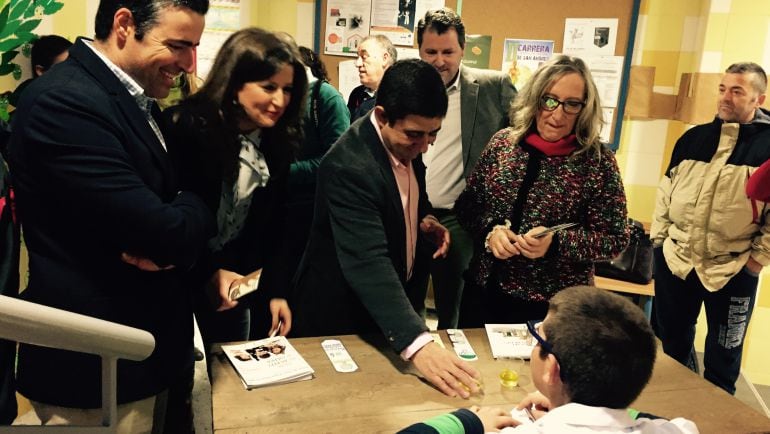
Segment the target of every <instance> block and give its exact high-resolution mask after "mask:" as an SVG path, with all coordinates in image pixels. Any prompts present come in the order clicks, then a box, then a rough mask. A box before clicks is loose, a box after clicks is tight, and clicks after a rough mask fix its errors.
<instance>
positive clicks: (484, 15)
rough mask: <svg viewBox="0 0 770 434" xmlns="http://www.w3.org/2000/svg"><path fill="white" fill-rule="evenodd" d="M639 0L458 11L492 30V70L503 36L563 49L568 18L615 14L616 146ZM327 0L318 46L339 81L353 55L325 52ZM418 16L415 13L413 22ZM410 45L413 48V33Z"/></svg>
mask: <svg viewBox="0 0 770 434" xmlns="http://www.w3.org/2000/svg"><path fill="white" fill-rule="evenodd" d="M640 2H641V0H580V1H575V0H547V1H544V0H464V1H463V0H460V1H459V3H460V6H461V7H460V15H461V16H462V18H463V22H464V23H465V31H466V34H469V35H470V34H484V35H492V49H491V53H490V59H489V60H490V62H489V67H490V69H495V70H499V69H500V67H501V65H502V60H503V59H502V58H503V41H504V40H505V39H506V38H517V39H545V40H552V41H554V52H555V53H561V51H562V45H563V40H564V23H565V19H567V18H617V19H618V31H617V38H616V42H615V55H616V56H624V59H623V61H624V66H623V77H622V81H621V85H620V95H619V98H618V107H617V108H616V110H615V116H614V117H615V118H614V119H613V122H612V125H613V131H612V132H611V134H610V137H611V143H610V144H611V146H612V147H613V148H614V149H616V148H617V145H618V141H619V136H620V134H619V132H620V125H621V121H622V119H623V111H624V104H625V100H626V93H627V87H628V86H627V83H628V74H629V70H630V65H631V55H632V50H633V41H634V37H635V31H636V22H637V19H638V16H639V5H640ZM446 6H447V7H450V8H452V9H455V10H457V9H458V8H457V6H458V1H457V0H446ZM325 13H326V0H319V1H318V2H317V4H316V29H317V33H316V47H315V48H316V50H317V51H318V52H319V53H320V54H321V59H322V60H323V61H324V63H325V64H326V68H327V70H328V71H329V79H330V81H331V83H332V84H333V85H335V86H337V84H338V72H337V71H338V65H339V63H340V62H341V61H344V60H350V59H351V57H344V56H334V55H326V54H323V44H322V43H321V42H322V38H323V37H324V30H325V28H326V20H325ZM419 18H420V17H415V21H416V20H418V19H419ZM414 46H415V47H417V37H416V35H415V42H414Z"/></svg>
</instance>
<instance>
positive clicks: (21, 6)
mask: <svg viewBox="0 0 770 434" xmlns="http://www.w3.org/2000/svg"><path fill="white" fill-rule="evenodd" d="M10 3H14V2H9V4H10ZM29 3H34V2H31V1H30V0H26V1H24V0H18V1H16V4H15V5H14V6H13V9H11V13H10V15H9V16H8V19H10V20H15V19H18V18H21V16H22V15H24V11H26V10H27V6H29Z"/></svg>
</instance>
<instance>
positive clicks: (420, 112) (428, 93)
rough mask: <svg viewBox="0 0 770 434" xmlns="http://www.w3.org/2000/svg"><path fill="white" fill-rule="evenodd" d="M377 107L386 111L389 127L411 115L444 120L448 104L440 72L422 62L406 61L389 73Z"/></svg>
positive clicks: (388, 71) (381, 85) (378, 89)
mask: <svg viewBox="0 0 770 434" xmlns="http://www.w3.org/2000/svg"><path fill="white" fill-rule="evenodd" d="M376 104H377V105H378V106H382V108H384V109H385V116H386V117H387V119H388V124H391V125H392V124H393V123H395V122H396V121H398V120H400V119H404V118H405V117H407V116H408V115H417V116H422V117H426V118H439V117H440V118H443V117H444V116H446V111H447V104H448V100H447V95H446V88H445V87H444V82H443V81H442V80H441V75H440V74H439V73H438V71H437V70H436V68H434V67H433V66H432V65H430V64H428V63H425V62H423V61H422V60H419V59H406V60H399V61H397V62H396V63H394V64H393V66H391V67H390V68H388V69H386V70H385V74H384V75H383V76H382V82H380V87H379V88H377V103H376Z"/></svg>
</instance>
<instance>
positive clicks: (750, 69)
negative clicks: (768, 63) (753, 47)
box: [725, 62, 767, 95]
mask: <svg viewBox="0 0 770 434" xmlns="http://www.w3.org/2000/svg"><path fill="white" fill-rule="evenodd" d="M725 72H726V73H727V74H754V76H753V77H752V80H751V82H752V85H753V86H754V90H755V91H757V93H759V94H760V95H762V94H764V93H765V92H767V74H765V70H764V69H762V67H761V66H759V65H757V64H756V63H754V62H739V63H733V64H732V65H730V66H728V67H727V69H725Z"/></svg>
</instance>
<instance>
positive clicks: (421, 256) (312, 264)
mask: <svg viewBox="0 0 770 434" xmlns="http://www.w3.org/2000/svg"><path fill="white" fill-rule="evenodd" d="M446 106H447V98H446V92H445V91H444V86H443V84H442V83H441V78H440V77H439V75H438V73H437V72H436V70H435V69H434V68H433V67H431V66H430V65H428V64H427V63H425V62H422V61H420V60H416V59H410V60H404V61H400V62H396V63H395V64H394V65H393V66H391V67H390V68H389V69H388V70H387V71H385V75H384V77H383V79H382V82H381V83H380V87H379V90H378V91H377V104H376V106H375V108H374V110H373V111H372V112H371V115H369V116H366V117H363V118H361V119H359V120H358V121H356V122H355V123H354V124H353V125H352V126H351V127H350V129H348V131H347V132H345V134H343V135H342V136H341V137H340V138H339V140H338V141H337V143H335V145H334V146H333V147H332V149H331V150H330V151H329V153H328V154H326V156H325V157H324V159H323V161H322V162H321V166H320V168H319V171H318V188H317V190H316V201H315V217H314V220H313V227H312V229H311V234H310V241H309V242H308V246H307V249H306V250H305V255H304V257H303V259H302V263H301V264H300V267H299V270H298V272H297V284H296V288H295V292H294V297H293V298H294V299H293V302H292V303H291V304H292V308H293V309H294V312H295V315H294V318H295V321H294V328H293V331H294V332H295V333H296V334H298V335H304V336H322V335H336V334H351V333H359V334H360V333H370V332H375V331H377V330H378V329H379V330H381V332H382V333H384V334H385V337H386V338H387V340H388V341H389V343H390V344H391V346H392V347H393V348H394V349H395V350H396V351H398V352H399V353H400V354H401V357H402V358H404V359H405V360H410V361H412V362H413V363H414V365H415V367H416V368H417V369H418V370H419V371H420V372H421V373H422V374H423V375H424V376H425V378H426V379H427V380H428V381H430V382H432V383H433V384H434V385H436V386H437V387H438V388H439V389H441V391H442V392H444V393H446V394H447V395H450V396H457V395H460V396H463V397H468V396H469V391H471V392H475V391H476V390H478V386H477V385H476V382H475V380H474V377H475V378H478V372H477V371H476V370H475V369H473V368H472V367H470V366H469V365H468V364H467V363H465V362H464V361H462V360H460V359H459V358H458V357H457V356H456V355H455V354H454V353H452V352H450V351H448V350H445V349H443V348H441V347H439V346H438V345H437V344H436V343H434V342H433V340H432V338H431V336H430V334H429V333H427V331H428V328H427V327H426V326H425V321H424V319H423V318H422V317H421V316H420V315H419V314H418V310H421V306H422V303H423V297H424V296H425V294H424V291H423V290H422V288H420V287H415V285H414V283H415V282H418V281H420V280H421V279H420V276H421V275H424V274H425V273H426V272H427V268H426V265H427V261H428V260H429V258H430V254H431V251H434V250H435V251H434V252H433V256H434V257H436V256H441V255H444V254H446V250H447V248H448V247H449V236H448V233H447V231H446V229H445V228H444V227H443V226H441V224H439V223H438V221H437V220H436V219H435V217H433V216H432V215H430V214H429V211H430V204H429V203H428V201H427V197H426V195H425V182H424V176H425V167H424V166H423V165H422V163H421V162H420V159H419V158H418V157H419V155H420V154H421V153H423V152H425V149H426V148H427V147H428V145H429V144H430V143H432V142H433V140H434V139H435V137H436V134H437V133H438V130H439V129H440V128H441V121H442V118H443V117H444V115H445V113H446ZM430 242H432V243H433V244H434V245H433V246H432V247H431V246H430V245H429V244H430ZM436 246H438V249H436ZM463 384H464V385H467V387H468V389H465V388H464V387H463Z"/></svg>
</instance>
